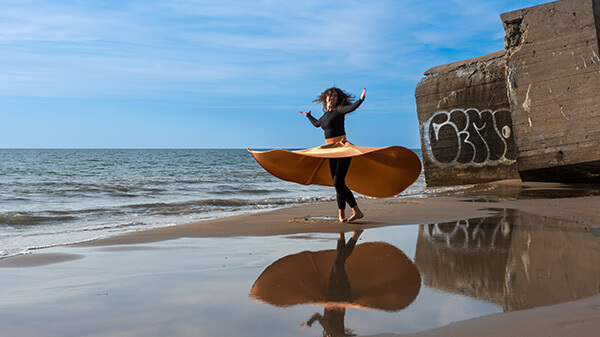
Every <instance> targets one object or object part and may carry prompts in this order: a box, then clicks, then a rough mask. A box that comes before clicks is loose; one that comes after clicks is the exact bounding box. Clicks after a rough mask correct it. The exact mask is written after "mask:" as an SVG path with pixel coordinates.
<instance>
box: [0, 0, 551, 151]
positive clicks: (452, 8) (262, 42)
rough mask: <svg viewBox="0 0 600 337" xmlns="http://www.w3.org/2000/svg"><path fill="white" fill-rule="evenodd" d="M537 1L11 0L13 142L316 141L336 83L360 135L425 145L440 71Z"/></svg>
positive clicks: (6, 5) (5, 114) (5, 6)
mask: <svg viewBox="0 0 600 337" xmlns="http://www.w3.org/2000/svg"><path fill="white" fill-rule="evenodd" d="M545 2H547V1H526V0H491V1H475V0H428V1H423V0H419V1H412V0H395V1H394V0H371V1H324V0H319V1H313V0H299V1H275V0H273V1H251V0H219V1H216V0H212V1H204V0H173V1H166V0H165V1H161V0H147V1H125V0H116V1H113V0H104V1H103V0H97V1H83V0H39V1H27V0H24V1H12V0H0V4H1V8H2V10H1V11H0V50H1V52H0V128H1V129H0V130H1V131H0V148H245V147H250V148H277V147H284V148H290V147H293V148H303V147H312V146H317V145H320V144H322V143H323V132H322V130H320V129H316V128H314V127H313V126H312V125H311V124H310V123H309V122H308V120H307V119H306V117H304V116H302V115H300V114H299V113H298V111H300V110H312V111H313V114H314V115H315V116H320V114H321V109H320V107H319V106H317V105H315V104H313V103H312V101H313V100H314V99H315V97H316V96H317V95H318V94H319V93H320V92H321V91H322V90H324V89H326V88H328V87H330V86H334V85H335V86H339V87H341V88H342V89H344V90H346V91H349V92H351V93H354V94H355V95H357V96H358V95H360V91H361V90H362V88H363V87H366V88H367V98H366V101H365V103H364V104H363V105H362V106H361V107H360V109H359V110H357V111H356V112H355V113H353V114H352V115H350V116H349V117H348V118H347V119H346V132H347V134H348V138H349V140H350V141H352V142H353V143H355V144H357V145H363V146H385V145H403V146H406V147H411V148H419V147H420V141H419V133H418V122H417V114H416V105H415V99H414V90H415V86H416V84H417V82H418V81H419V80H420V79H421V78H422V77H423V72H424V71H426V70H427V69H429V68H431V67H433V66H436V65H440V64H446V63H451V62H455V61H460V60H464V59H468V58H472V57H477V56H481V55H484V54H488V53H491V52H495V51H498V50H501V49H503V48H504V43H503V38H504V31H503V29H502V22H501V21H500V18H499V15H500V14H501V13H504V12H508V11H512V10H516V9H520V8H525V7H530V6H534V5H538V4H541V3H545Z"/></svg>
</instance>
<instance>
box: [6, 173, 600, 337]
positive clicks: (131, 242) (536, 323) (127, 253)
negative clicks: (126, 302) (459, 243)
mask: <svg viewBox="0 0 600 337" xmlns="http://www.w3.org/2000/svg"><path fill="white" fill-rule="evenodd" d="M597 189H598V187H597V186H596V187H594V186H592V187H577V188H572V187H569V186H565V185H560V184H544V183H521V182H520V181H515V180H511V181H502V182H498V183H494V184H487V185H478V186H476V187H474V188H472V189H469V190H465V191H461V192H460V193H458V194H455V195H451V196H450V195H449V196H433V197H427V198H402V199H378V200H361V201H360V205H361V208H362V209H363V211H364V212H365V214H366V217H365V219H361V220H359V221H357V222H355V223H350V224H349V223H339V222H337V221H335V218H333V215H335V214H334V213H335V205H334V204H333V203H323V204H314V205H306V206H300V207H296V208H289V209H280V210H275V211H269V212H263V213H255V214H248V215H242V216H236V217H230V218H224V219H217V220H211V221H205V222H200V223H194V224H188V225H181V226H174V227H168V228H161V229H154V230H149V231H143V232H136V233H132V234H127V235H122V236H118V237H112V238H107V239H101V240H95V241H90V242H86V243H82V244H77V245H73V246H71V247H59V248H58V249H49V250H45V249H42V250H38V251H35V252H34V253H33V254H30V255H26V256H20V257H16V258H8V259H3V260H0V275H2V274H4V277H6V276H7V275H10V277H11V278H10V279H8V281H9V282H8V284H13V285H14V286H13V289H17V290H21V293H20V294H19V296H16V297H15V295H14V294H10V298H16V299H18V301H17V302H18V303H29V302H31V303H35V301H36V299H35V298H34V297H36V296H39V294H36V293H35V284H34V283H33V284H32V285H31V287H30V288H27V287H26V286H25V285H22V286H19V282H20V281H19V280H20V277H23V278H27V277H29V278H36V277H37V276H39V277H44V275H46V274H44V273H45V272H46V270H44V271H43V273H42V269H43V267H44V266H55V267H53V268H54V269H55V270H53V271H48V272H49V273H54V272H58V273H60V268H59V267H60V266H61V265H69V273H70V275H75V276H71V277H70V279H69V280H68V281H67V282H64V280H62V281H61V279H60V278H59V277H57V278H56V279H54V276H51V278H52V279H53V280H54V282H56V285H55V287H67V286H69V285H70V286H72V287H74V288H78V287H79V285H80V284H92V283H93V281H91V280H93V279H95V278H97V279H103V280H105V281H106V280H111V279H113V278H114V279H115V280H116V279H118V276H116V275H115V272H112V271H111V268H113V267H114V266H115V265H119V263H120V261H129V262H130V263H131V264H129V265H127V266H124V267H123V268H124V269H123V270H124V272H127V273H131V274H130V275H131V276H130V277H129V281H130V282H131V284H130V285H129V286H130V287H131V288H130V289H135V287H136V282H138V283H140V284H139V285H140V286H141V285H142V284H141V283H142V282H144V281H143V280H144V279H143V278H139V277H138V274H140V273H148V272H147V271H146V269H143V268H142V267H141V266H143V265H144V264H145V263H147V262H146V261H145V260H147V259H154V258H156V259H159V258H157V257H156V256H160V259H162V263H164V264H160V263H158V264H156V263H154V264H152V268H155V269H153V270H154V271H153V272H152V273H151V274H152V275H158V274H161V273H163V272H164V273H165V274H169V275H170V276H169V277H170V280H171V281H173V282H175V283H177V280H176V278H177V277H185V275H186V270H180V269H181V268H184V266H186V267H185V268H188V267H189V265H184V264H178V263H172V264H171V265H169V262H165V261H168V260H169V259H171V260H172V259H178V258H180V256H181V255H178V254H186V256H187V255H189V254H195V253H194V252H195V249H196V248H195V247H194V241H190V240H191V239H199V238H228V239H232V240H235V238H236V237H243V238H248V237H251V238H253V239H252V240H254V241H253V242H255V243H256V244H257V245H259V246H260V245H262V243H263V242H264V243H268V242H270V241H269V240H267V238H270V237H274V236H295V237H301V236H302V235H303V234H305V235H309V236H313V237H314V236H315V235H319V234H335V233H340V232H351V231H355V230H359V229H363V230H365V233H366V232H368V231H369V229H378V228H379V229H381V228H387V227H392V226H402V225H415V224H432V223H443V222H452V221H459V220H462V219H469V218H485V217H488V216H492V215H493V214H495V213H496V212H497V210H498V209H505V210H506V209H509V210H520V211H523V212H527V213H532V214H539V215H544V216H546V217H551V218H558V219H564V220H565V221H568V224H569V226H577V227H580V228H582V229H583V230H585V231H587V230H588V229H589V230H590V231H595V233H598V231H597V229H598V228H600V207H599V206H598V205H600V196H598V194H599V193H598V190H597ZM565 196H566V197H565ZM596 235H597V234H596ZM261 238H263V239H261ZM202 242H203V243H205V244H208V243H207V242H210V241H202ZM182 243H183V244H184V245H183V246H179V245H181V244H182ZM233 249H235V248H233ZM240 249H242V250H243V249H245V248H243V247H242V248H240ZM281 249H282V248H281V247H278V246H273V256H269V257H265V258H264V261H265V263H267V264H268V262H266V261H271V260H273V259H276V257H277V256H280V255H285V254H282V253H281V252H279V251H278V250H281ZM215 252H221V251H220V248H219V247H213V248H212V250H210V249H209V250H208V254H209V255H210V254H214V253H215ZM248 252H249V253H248V254H251V250H250V249H248ZM107 254H109V255H108V256H107ZM203 254H205V253H203ZM223 254H224V255H226V253H223ZM100 255H102V256H100ZM202 256H203V255H198V257H196V258H201V257H202ZM133 257H135V258H133ZM145 257H146V258H147V259H145ZM211 261H212V260H211ZM189 262H190V261H188V263H189ZM213 262H214V261H213ZM213 262H210V263H213ZM228 262H230V261H228ZM207 263H208V262H207ZM223 266H225V265H223ZM261 267H262V266H261ZM215 268H216V267H215ZM256 268H258V267H256ZM73 269H75V270H73ZM138 270H139V271H138ZM48 275H54V274H48ZM106 275H109V276H106ZM2 277H3V276H0V278H2ZM48 277H50V276H48ZM80 278H81V279H85V280H84V281H78V279H80ZM173 278H175V280H174V279H173ZM10 282H12V283H10ZM106 282H108V281H106ZM90 287H91V286H90ZM598 287H600V284H599V285H598ZM90 289H91V288H90ZM93 289H94V290H93V291H95V292H96V295H94V297H93V298H89V297H88V298H87V300H92V299H93V300H98V299H102V297H103V296H104V293H102V292H98V290H97V288H93ZM126 289H129V288H126ZM32 290H33V291H32ZM50 293H51V292H50ZM45 294H46V293H45ZM5 295H6V294H5ZM176 295H177V296H181V294H176ZM44 296H47V294H46V295H44ZM123 296H127V294H123ZM173 296H175V295H173ZM47 301H48V303H47V304H48V305H53V303H52V302H53V301H56V303H58V304H60V301H61V300H60V299H52V296H49V297H47ZM73 301H75V302H77V301H78V300H73ZM113 301H114V300H113ZM71 305H73V303H71ZM82 305H83V303H82ZM106 305H107V307H106V308H105V310H108V311H110V310H112V309H113V308H114V307H111V306H116V305H118V301H116V302H112V303H107V304H106ZM20 307H21V306H19V305H17V306H16V307H15V308H20ZM0 309H1V306H0ZM0 312H2V310H0ZM146 319H149V318H146ZM143 321H144V320H143V318H141V319H140V322H143ZM8 323H10V322H3V324H5V325H6V324H8ZM79 324H81V325H83V326H82V327H80V329H79V330H77V331H78V332H77V333H78V334H80V335H123V336H130V335H131V336H134V335H140V334H146V335H160V332H155V331H153V332H152V333H149V332H148V331H145V330H144V329H138V330H135V331H133V332H131V331H129V332H128V331H111V330H110V329H109V330H106V331H103V330H102V329H103V327H102V325H101V324H97V323H91V322H88V323H83V322H82V323H79ZM86 324H87V326H86ZM140 324H143V323H140ZM47 325H49V326H52V325H53V324H52V323H51V322H49V323H47ZM294 325H297V324H296V323H294ZM123 326H127V325H123ZM44 329H45V328H44V326H40V327H39V329H38V330H37V331H38V332H40V333H41V332H44ZM123 329H125V328H123ZM9 330H10V331H12V330H14V331H15V332H18V331H20V330H18V327H15V326H13V327H12V328H10V329H9ZM9 330H6V331H9ZM599 330H600V295H595V296H592V297H589V298H585V299H580V300H577V301H572V302H567V303H562V304H557V305H550V306H543V307H536V308H533V309H527V310H517V311H512V312H507V313H497V314H491V315H486V316H483V317H477V318H473V319H468V320H464V321H461V322H455V323H451V324H449V325H446V326H443V327H440V328H436V329H432V330H427V331H422V332H418V333H414V334H408V335H402V336H484V335H485V336H597V332H598V331H599ZM32 331H34V332H35V331H36V330H35V329H33V330H32ZM173 331H177V332H176V333H175V335H181V336H187V335H195V334H199V335H207V336H209V335H216V334H211V333H202V332H199V331H194V332H193V333H192V332H191V331H183V330H169V333H173ZM240 331H243V329H242V330H240ZM268 331H269V330H268V329H267V330H266V331H265V332H268ZM117 332H118V333H117ZM32 335H34V333H32ZM47 335H60V333H57V334H47ZM65 335H68V334H65ZM73 335H75V333H74V334H73ZM377 336H400V335H395V334H379V335H377Z"/></svg>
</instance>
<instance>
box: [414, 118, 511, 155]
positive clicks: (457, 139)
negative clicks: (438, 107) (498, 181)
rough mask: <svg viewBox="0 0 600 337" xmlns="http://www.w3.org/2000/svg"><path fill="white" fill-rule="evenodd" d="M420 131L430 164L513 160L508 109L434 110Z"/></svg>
mask: <svg viewBox="0 0 600 337" xmlns="http://www.w3.org/2000/svg"><path fill="white" fill-rule="evenodd" d="M423 131H424V132H423V140H424V143H425V147H426V153H427V155H428V156H429V159H430V160H431V161H432V162H434V163H439V164H452V165H459V166H463V165H464V166H483V165H498V164H507V165H510V164H513V163H514V162H515V161H516V157H517V156H516V149H515V145H514V138H513V134H512V120H511V116H510V111H509V110H508V109H506V110H505V109H500V110H496V111H491V110H483V111H479V110H477V109H475V108H469V109H465V110H463V109H454V110H452V111H450V112H448V111H444V110H442V111H438V112H436V113H434V114H433V116H431V118H429V119H428V120H427V122H426V123H425V125H424V130H423Z"/></svg>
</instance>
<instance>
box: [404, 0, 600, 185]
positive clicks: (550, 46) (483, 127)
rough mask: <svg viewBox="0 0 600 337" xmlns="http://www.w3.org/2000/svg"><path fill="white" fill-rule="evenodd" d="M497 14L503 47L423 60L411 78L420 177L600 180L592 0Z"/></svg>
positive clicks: (599, 27)
mask: <svg viewBox="0 0 600 337" xmlns="http://www.w3.org/2000/svg"><path fill="white" fill-rule="evenodd" d="M500 18H501V20H502V23H503V25H504V30H505V33H506V36H505V50H503V51H499V52H496V53H492V54H489V55H485V56H481V57H478V58H475V59H470V60H466V61H460V62H456V63H451V64H447V65H441V66H437V67H434V68H431V69H429V70H427V71H426V72H425V78H423V79H422V80H421V81H420V82H419V84H418V85H417V88H416V91H415V98H416V102H417V114H418V117H419V125H420V126H419V129H420V133H421V147H422V150H423V164H424V170H425V178H426V181H427V184H428V185H429V186H440V185H459V184H470V183H479V182H486V181H493V180H499V179H507V178H517V177H519V176H520V177H521V178H522V179H523V180H538V181H563V182H600V127H599V126H600V99H598V95H597V91H598V88H600V48H599V44H600V42H599V37H600V34H599V31H600V1H599V0H561V1H556V2H552V3H548V4H544V5H540V6H535V7H531V8H527V9H523V10H517V11H514V12H509V13H504V14H502V15H500Z"/></svg>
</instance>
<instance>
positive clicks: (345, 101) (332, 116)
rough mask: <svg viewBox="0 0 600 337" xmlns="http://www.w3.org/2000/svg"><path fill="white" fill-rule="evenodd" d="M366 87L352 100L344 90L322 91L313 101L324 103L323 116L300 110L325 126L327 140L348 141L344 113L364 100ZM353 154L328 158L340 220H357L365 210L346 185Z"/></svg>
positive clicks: (333, 141)
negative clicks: (347, 215)
mask: <svg viewBox="0 0 600 337" xmlns="http://www.w3.org/2000/svg"><path fill="white" fill-rule="evenodd" d="M366 92H367V89H363V91H362V94H361V95H360V99H358V100H357V101H356V102H352V100H353V97H352V95H350V94H347V93H346V92H344V91H343V90H341V89H339V88H336V87H332V88H329V89H327V90H325V91H323V92H322V93H321V95H319V97H317V99H316V100H314V102H317V103H321V104H323V116H321V118H319V119H316V118H314V117H313V116H312V115H311V112H310V111H300V113H301V114H303V115H305V116H306V117H308V119H309V120H310V121H311V123H312V124H313V125H314V126H315V127H321V128H323V131H324V132H325V143H326V144H335V143H339V142H342V143H344V142H347V140H346V131H345V128H344V121H345V116H346V115H347V114H348V113H350V112H352V111H354V110H356V109H357V108H358V107H359V106H360V105H361V104H362V102H363V101H364V100H365V94H366ZM351 160H352V157H344V158H329V169H330V171H331V179H332V180H333V186H334V187H335V192H336V196H337V205H338V209H339V213H338V217H339V219H340V222H345V221H349V222H351V221H354V220H358V219H361V218H363V217H364V214H363V212H362V211H361V210H360V208H359V207H358V204H357V203H356V199H355V198H354V195H353V194H352V191H351V190H350V189H349V188H348V186H346V174H347V173H348V168H349V167H350V161H351ZM346 203H347V204H348V206H350V208H351V209H352V215H351V216H350V217H349V218H346V214H345V209H346Z"/></svg>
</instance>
